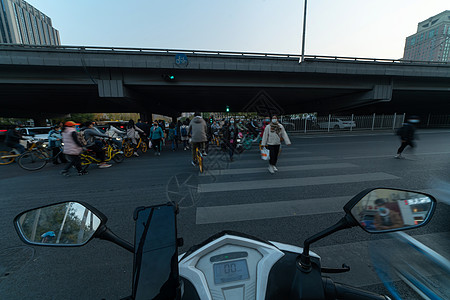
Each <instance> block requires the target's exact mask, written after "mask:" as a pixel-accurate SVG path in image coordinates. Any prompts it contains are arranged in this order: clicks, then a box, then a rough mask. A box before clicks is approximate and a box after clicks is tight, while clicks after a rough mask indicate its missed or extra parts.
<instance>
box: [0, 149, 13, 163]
mask: <svg viewBox="0 0 450 300" xmlns="http://www.w3.org/2000/svg"><path fill="white" fill-rule="evenodd" d="M14 155H15V153H14V152H9V151H0V165H9V164H10V163H12V162H13V161H14V160H15V159H16V156H14Z"/></svg>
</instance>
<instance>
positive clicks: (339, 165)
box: [200, 163, 357, 176]
mask: <svg viewBox="0 0 450 300" xmlns="http://www.w3.org/2000/svg"><path fill="white" fill-rule="evenodd" d="M355 167H357V165H355V164H349V163H334V164H313V165H300V166H287V167H283V172H287V171H308V170H326V169H343V168H355ZM253 173H267V168H266V167H260V168H239V169H224V170H211V171H207V172H205V173H202V174H200V176H210V175H214V176H217V175H239V174H253Z"/></svg>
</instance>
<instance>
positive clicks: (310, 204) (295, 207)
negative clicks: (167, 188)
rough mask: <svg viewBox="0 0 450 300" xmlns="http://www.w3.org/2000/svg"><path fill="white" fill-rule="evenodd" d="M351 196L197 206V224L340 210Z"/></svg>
mask: <svg viewBox="0 0 450 300" xmlns="http://www.w3.org/2000/svg"><path fill="white" fill-rule="evenodd" d="M351 198H352V196H348V197H332V198H315V199H304V200H292V201H277V202H265V203H252V204H238V205H226V206H211V207H199V208H197V216H196V218H197V221H196V223H197V224H211V223H222V222H238V221H248V220H261V219H271V218H281V217H294V216H303V215H313V214H324V213H337V212H342V207H343V206H344V205H345V203H347V201H348V200H349V199H351Z"/></svg>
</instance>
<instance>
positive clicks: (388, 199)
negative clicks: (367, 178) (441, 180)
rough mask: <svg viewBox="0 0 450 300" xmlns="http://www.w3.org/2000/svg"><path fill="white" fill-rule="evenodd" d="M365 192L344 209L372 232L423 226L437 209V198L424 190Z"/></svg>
mask: <svg viewBox="0 0 450 300" xmlns="http://www.w3.org/2000/svg"><path fill="white" fill-rule="evenodd" d="M365 192H366V193H365V194H360V195H358V196H356V197H355V198H354V199H352V200H351V201H350V202H349V203H348V204H347V205H346V206H345V208H344V210H345V211H346V212H347V213H349V214H350V215H351V216H352V217H353V219H355V221H356V222H357V223H358V225H359V226H361V227H362V228H363V229H364V230H365V231H367V232H370V233H380V232H391V231H399V230H406V229H411V228H417V227H420V226H423V225H425V224H426V223H428V222H429V220H430V219H431V216H432V215H433V213H434V210H435V208H436V199H435V198H434V197H433V196H431V195H427V194H423V193H418V192H413V191H406V190H397V189H385V188H377V189H372V190H369V191H365Z"/></svg>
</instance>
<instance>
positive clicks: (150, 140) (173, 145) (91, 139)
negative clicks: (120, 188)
mask: <svg viewBox="0 0 450 300" xmlns="http://www.w3.org/2000/svg"><path fill="white" fill-rule="evenodd" d="M167 125H168V126H167ZM123 127H124V128H117V127H115V126H113V125H112V124H109V125H108V126H106V127H105V126H98V125H97V124H96V123H95V122H93V121H88V122H84V123H82V124H78V123H75V122H74V121H66V122H60V123H58V124H56V125H54V126H53V127H52V128H51V130H50V131H49V133H48V146H49V148H50V149H51V153H52V154H53V163H54V164H55V165H56V164H65V166H64V168H63V170H62V171H61V174H62V175H69V173H70V171H71V168H72V167H74V168H75V169H76V170H77V172H78V174H79V175H85V174H87V171H86V170H85V169H83V168H82V166H81V157H80V154H81V153H82V152H83V151H85V150H91V153H94V154H95V157H96V158H97V159H98V161H99V163H98V168H100V169H104V168H109V167H111V166H112V165H111V164H109V163H108V162H107V161H106V159H105V145H106V143H105V142H106V141H107V140H109V142H110V143H111V144H113V145H114V147H115V148H116V149H122V147H123V143H122V141H123V139H127V140H128V141H129V143H130V144H131V145H132V147H133V150H134V151H133V152H134V153H133V155H134V156H139V154H138V151H137V150H138V149H137V147H138V144H139V141H141V142H143V143H146V144H147V145H148V146H149V147H150V148H153V151H154V154H155V156H160V155H161V150H162V149H163V148H166V149H168V150H171V151H177V150H181V149H182V150H183V151H188V150H190V151H191V152H192V162H191V163H192V164H193V165H194V166H196V165H197V164H198V162H197V155H196V151H197V149H198V150H199V151H200V152H201V153H202V154H203V156H207V155H208V151H209V147H210V144H212V143H214V144H215V145H216V146H219V147H220V149H222V150H223V151H224V152H226V153H227V154H228V156H229V160H230V161H233V157H234V154H235V153H237V152H239V153H240V152H242V151H243V149H242V143H243V141H244V139H246V140H247V141H250V142H258V143H259V144H260V145H262V146H263V147H267V148H268V149H269V151H270V154H271V155H270V161H269V168H268V169H269V172H270V173H274V172H276V171H277V168H276V163H277V158H278V151H279V148H280V144H281V142H282V141H283V140H284V141H285V143H286V144H287V145H289V144H290V141H289V137H288V136H287V134H286V131H285V130H284V127H283V126H282V125H281V124H280V123H279V122H278V118H277V116H273V117H272V118H270V117H265V118H264V119H262V120H258V119H256V118H254V119H246V118H242V119H237V118H236V119H235V118H233V117H231V118H222V119H215V118H214V117H210V118H209V119H205V118H202V117H201V114H200V113H199V112H196V113H195V114H194V117H193V118H192V119H189V118H187V119H185V120H183V121H182V120H178V121H177V122H171V123H168V124H166V122H165V121H164V120H155V121H153V122H143V121H142V120H138V121H137V122H136V123H135V122H134V121H133V120H130V121H129V122H128V123H127V124H126V126H123ZM16 129H17V128H14V130H12V131H11V133H8V139H7V142H8V146H10V147H13V148H15V149H18V151H20V152H21V153H22V152H24V151H25V148H24V147H23V146H22V145H21V144H20V139H21V138H22V137H21V136H20V133H19V131H18V130H16ZM61 150H62V153H63V154H64V155H58V153H60V151H61Z"/></svg>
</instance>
